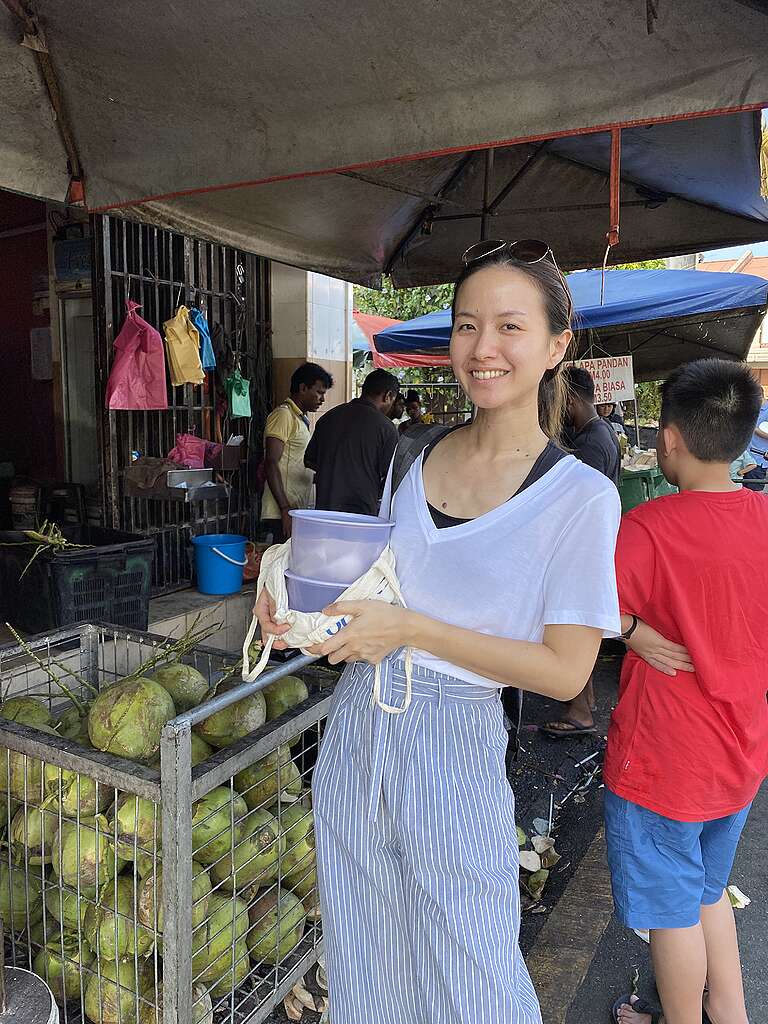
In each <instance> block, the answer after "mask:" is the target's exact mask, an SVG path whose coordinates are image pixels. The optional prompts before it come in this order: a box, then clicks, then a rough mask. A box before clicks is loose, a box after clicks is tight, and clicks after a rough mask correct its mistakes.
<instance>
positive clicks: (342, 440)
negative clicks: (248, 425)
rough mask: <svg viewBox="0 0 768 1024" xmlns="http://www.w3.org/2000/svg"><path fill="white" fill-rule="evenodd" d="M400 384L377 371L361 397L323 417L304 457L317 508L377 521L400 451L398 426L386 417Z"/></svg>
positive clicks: (367, 381)
mask: <svg viewBox="0 0 768 1024" xmlns="http://www.w3.org/2000/svg"><path fill="white" fill-rule="evenodd" d="M397 393H398V380H397V377H395V376H394V374H391V373H387V371H386V370H374V371H373V373H369V374H368V376H367V377H366V378H365V381H364V382H363V390H362V394H361V396H360V398H354V399H353V400H352V401H351V402H347V403H346V405H339V406H337V407H336V408H335V409H331V410H330V411H329V412H327V413H325V415H324V416H322V417H321V418H320V419H319V420H318V422H317V425H316V427H315V432H314V434H313V435H312V438H311V439H310V442H309V445H308V446H307V451H306V454H305V456H304V465H305V466H307V468H308V469H313V470H314V471H315V474H316V475H315V490H316V500H315V507H316V508H318V509H329V510H331V511H334V512H357V513H362V514H363V515H370V516H375V515H377V514H378V511H379V500H380V498H381V492H382V489H383V486H384V480H385V478H386V475H387V470H388V469H389V464H390V462H391V461H392V456H393V454H394V451H395V448H396V446H397V436H398V435H397V427H396V426H395V425H394V423H393V422H392V420H390V419H389V418H388V414H389V411H390V409H391V408H392V404H393V402H394V401H395V398H396V397H397Z"/></svg>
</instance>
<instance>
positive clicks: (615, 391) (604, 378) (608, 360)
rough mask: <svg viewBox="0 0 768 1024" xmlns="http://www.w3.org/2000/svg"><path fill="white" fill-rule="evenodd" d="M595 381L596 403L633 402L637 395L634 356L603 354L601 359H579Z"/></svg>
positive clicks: (576, 364) (578, 361) (580, 364)
mask: <svg viewBox="0 0 768 1024" xmlns="http://www.w3.org/2000/svg"><path fill="white" fill-rule="evenodd" d="M574 365H575V366H582V367H584V369H585V370H586V371H587V372H588V373H589V374H590V376H591V377H592V380H593V381H594V382H595V405H602V404H608V403H610V402H631V401H632V400H633V399H634V397H635V378H634V374H633V372H632V356H630V355H626V356H601V357H600V358H599V359H579V360H577V362H576V363H574Z"/></svg>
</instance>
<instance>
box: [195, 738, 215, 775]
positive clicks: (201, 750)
mask: <svg viewBox="0 0 768 1024" xmlns="http://www.w3.org/2000/svg"><path fill="white" fill-rule="evenodd" d="M212 753H213V747H212V746H211V745H210V743H206V742H205V740H204V739H203V737H202V736H198V735H197V733H194V732H193V733H192V767H193V768H194V767H195V765H198V764H202V763H203V761H207V760H208V758H209V757H210V756H211V754H212Z"/></svg>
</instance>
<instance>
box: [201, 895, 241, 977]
mask: <svg viewBox="0 0 768 1024" xmlns="http://www.w3.org/2000/svg"><path fill="white" fill-rule="evenodd" d="M247 931H248V907H247V905H246V904H245V903H244V902H243V900H241V899H238V898H237V897H228V896H224V895H223V894H222V893H218V892H214V893H212V894H211V896H210V897H209V899H208V919H207V921H206V922H205V924H204V925H203V927H202V928H200V929H198V931H197V932H196V933H195V936H194V940H193V947H194V950H195V951H194V953H193V955H192V978H193V980H195V981H196V982H199V983H200V984H203V985H215V984H216V982H218V981H220V980H221V979H222V978H223V977H224V976H225V975H226V974H227V973H229V974H230V975H231V973H232V946H233V945H235V946H236V947H237V946H241V945H242V946H245V953H246V960H247V953H248V949H247V945H246V943H245V935H246V933H247ZM238 959H239V957H238ZM246 973H247V971H246Z"/></svg>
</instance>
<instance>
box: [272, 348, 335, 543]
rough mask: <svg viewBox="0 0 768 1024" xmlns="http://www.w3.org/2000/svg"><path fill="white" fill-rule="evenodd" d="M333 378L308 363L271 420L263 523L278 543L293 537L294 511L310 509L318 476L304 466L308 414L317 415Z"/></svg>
mask: <svg viewBox="0 0 768 1024" xmlns="http://www.w3.org/2000/svg"><path fill="white" fill-rule="evenodd" d="M331 387H333V377H331V375H330V374H329V373H328V372H327V370H324V369H323V368H322V366H318V364H317V363H304V364H303V365H302V366H300V367H299V368H298V370H296V371H295V373H294V374H293V376H292V377H291V396H290V398H286V400H285V401H284V402H283V403H282V404H281V405H279V406H278V407H277V408H276V409H273V410H272V412H271V413H270V414H269V416H268V417H267V425H266V427H265V428H264V463H265V474H266V478H267V482H266V485H265V487H264V496H263V498H262V502H261V523H262V526H263V527H264V529H265V530H266V531H268V532H269V533H271V534H272V540H273V543H275V544H282V543H283V542H284V541H286V540H287V539H288V538H289V537H290V536H291V517H290V515H289V512H290V510H291V509H292V508H309V505H310V502H311V500H312V483H313V480H314V473H313V472H312V470H310V469H307V468H306V466H305V465H304V452H305V451H306V448H307V445H308V444H309V437H310V435H309V418H308V414H309V413H311V412H317V410H318V409H319V408H320V406H321V405H322V404H323V402H324V401H325V392H326V391H327V390H328V389H329V388H331Z"/></svg>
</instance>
